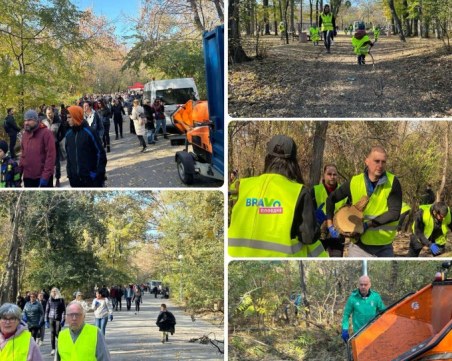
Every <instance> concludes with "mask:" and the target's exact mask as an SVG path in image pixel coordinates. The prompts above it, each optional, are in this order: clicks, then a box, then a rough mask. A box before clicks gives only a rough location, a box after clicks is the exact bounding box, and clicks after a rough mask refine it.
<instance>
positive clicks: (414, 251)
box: [408, 234, 445, 257]
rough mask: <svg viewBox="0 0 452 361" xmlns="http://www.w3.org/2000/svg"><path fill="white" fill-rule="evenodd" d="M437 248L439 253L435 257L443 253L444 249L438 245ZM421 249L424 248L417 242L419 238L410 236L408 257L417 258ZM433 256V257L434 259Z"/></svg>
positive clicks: (413, 235)
mask: <svg viewBox="0 0 452 361" xmlns="http://www.w3.org/2000/svg"><path fill="white" fill-rule="evenodd" d="M438 247H439V249H440V251H441V252H440V253H439V254H437V255H436V256H439V255H440V254H442V253H444V250H445V247H444V246H440V245H439V244H438ZM422 248H424V244H423V243H422V242H421V241H420V240H419V238H417V237H416V235H415V234H412V235H411V236H410V249H409V250H408V257H419V254H420V253H421V251H422ZM436 256H435V255H434V256H433V257H436Z"/></svg>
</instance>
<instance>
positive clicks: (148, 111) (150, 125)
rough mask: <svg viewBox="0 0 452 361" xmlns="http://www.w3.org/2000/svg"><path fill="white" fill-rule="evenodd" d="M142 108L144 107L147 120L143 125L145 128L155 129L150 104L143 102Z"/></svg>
mask: <svg viewBox="0 0 452 361" xmlns="http://www.w3.org/2000/svg"><path fill="white" fill-rule="evenodd" d="M143 109H144V114H145V115H146V119H147V122H146V125H145V127H146V129H147V130H153V129H155V126H154V115H153V110H152V108H151V106H150V105H148V104H144V105H143Z"/></svg>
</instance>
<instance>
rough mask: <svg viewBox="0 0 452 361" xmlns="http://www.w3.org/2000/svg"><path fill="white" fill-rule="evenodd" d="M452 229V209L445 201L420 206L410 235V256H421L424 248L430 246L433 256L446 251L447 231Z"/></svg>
mask: <svg viewBox="0 0 452 361" xmlns="http://www.w3.org/2000/svg"><path fill="white" fill-rule="evenodd" d="M448 228H449V230H451V231H452V217H451V209H450V208H449V207H447V205H446V203H444V202H437V203H434V204H426V205H421V206H419V211H418V212H417V213H416V215H415V217H414V223H413V234H412V235H411V237H410V250H409V251H408V256H409V257H419V253H421V250H422V248H424V247H428V248H429V249H430V252H431V253H432V255H433V256H439V255H440V254H442V253H444V250H445V248H446V242H447V231H448Z"/></svg>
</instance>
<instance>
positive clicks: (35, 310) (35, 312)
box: [24, 301, 44, 328]
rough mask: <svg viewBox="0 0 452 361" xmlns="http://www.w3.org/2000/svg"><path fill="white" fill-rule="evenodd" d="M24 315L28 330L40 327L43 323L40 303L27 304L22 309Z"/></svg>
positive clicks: (42, 311)
mask: <svg viewBox="0 0 452 361" xmlns="http://www.w3.org/2000/svg"><path fill="white" fill-rule="evenodd" d="M24 315H25V317H26V320H27V321H26V322H27V325H28V328H32V327H41V324H42V322H43V321H44V310H43V309H42V305H41V302H39V301H35V302H34V303H31V302H27V303H26V304H25V307H24Z"/></svg>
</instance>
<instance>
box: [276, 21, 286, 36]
mask: <svg viewBox="0 0 452 361" xmlns="http://www.w3.org/2000/svg"><path fill="white" fill-rule="evenodd" d="M278 29H279V35H281V40H284V37H285V36H286V26H285V25H284V21H281V22H280V23H279V26H278Z"/></svg>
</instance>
